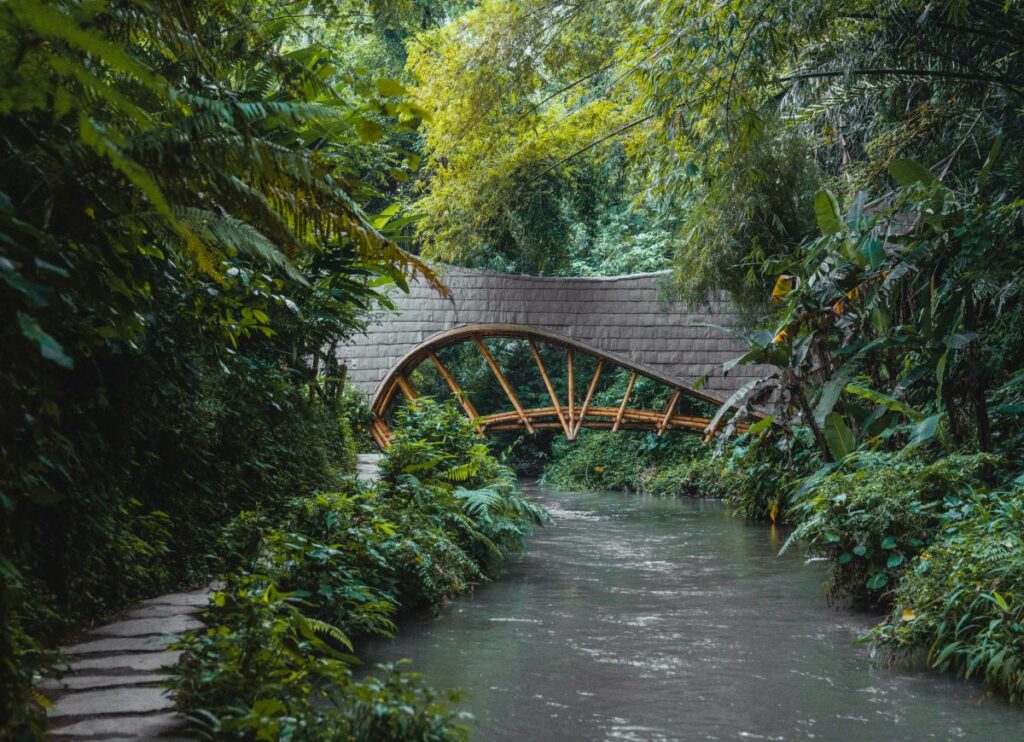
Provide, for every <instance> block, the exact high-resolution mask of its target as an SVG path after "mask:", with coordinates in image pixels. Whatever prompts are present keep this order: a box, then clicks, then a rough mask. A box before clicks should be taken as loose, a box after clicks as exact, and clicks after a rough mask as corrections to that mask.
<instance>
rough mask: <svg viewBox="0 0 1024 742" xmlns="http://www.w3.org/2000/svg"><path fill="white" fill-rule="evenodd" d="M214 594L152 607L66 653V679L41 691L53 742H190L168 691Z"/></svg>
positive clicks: (179, 596)
mask: <svg viewBox="0 0 1024 742" xmlns="http://www.w3.org/2000/svg"><path fill="white" fill-rule="evenodd" d="M212 591H213V588H212V587H210V588H204V589H202V590H194V591H192V592H188V593H174V594H171V595H162V596H160V597H159V598H151V599H150V600H147V601H144V602H143V603H142V604H141V605H139V607H137V608H135V609H134V610H131V611H129V612H128V613H127V614H125V616H124V617H123V618H122V620H120V621H117V622H115V623H112V624H107V625H106V626H100V627H99V628H96V629H93V630H92V631H90V632H89V633H88V634H86V635H85V636H84V637H83V638H82V641H81V642H79V643H78V644H73V645H71V646H68V647H63V648H62V649H61V651H62V652H63V654H64V655H65V656H66V657H67V658H68V663H67V667H66V668H64V669H65V672H64V674H63V676H62V677H60V678H56V677H54V678H47V679H46V680H43V681H42V682H41V683H40V684H39V689H40V690H41V691H42V692H43V693H44V694H45V695H46V696H47V697H49V698H50V700H51V701H53V707H52V708H51V709H50V710H49V712H48V713H49V717H50V735H51V736H52V737H53V738H54V739H57V740H66V739H75V740H79V739H80V740H100V739H102V740H127V739H153V738H158V739H164V740H166V739H168V738H174V739H188V738H189V737H188V735H186V734H185V732H184V728H185V717H184V716H182V715H181V714H179V713H178V712H177V711H176V710H175V708H174V699H173V698H171V696H170V691H168V690H167V689H166V688H165V687H164V686H163V685H162V684H163V683H164V682H165V681H166V680H167V679H168V677H169V676H168V672H169V669H170V667H172V666H173V665H174V664H175V663H176V662H177V661H178V658H179V657H180V656H181V652H180V651H178V650H170V649H168V646H169V645H170V644H172V643H173V642H174V641H175V640H176V639H177V638H178V636H179V635H180V634H181V633H182V632H184V631H187V630H189V629H194V628H198V627H200V626H202V623H201V622H200V621H199V619H198V618H197V615H196V614H198V613H199V611H200V610H201V609H202V608H203V606H205V605H206V603H207V602H208V601H209V599H210V594H211V592H212Z"/></svg>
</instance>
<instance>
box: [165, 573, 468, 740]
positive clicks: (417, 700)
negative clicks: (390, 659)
mask: <svg viewBox="0 0 1024 742" xmlns="http://www.w3.org/2000/svg"><path fill="white" fill-rule="evenodd" d="M304 606H305V600H304V599H303V598H302V597H300V596H298V595H296V594H294V593H284V592H281V591H280V590H278V588H277V587H276V586H275V585H274V583H273V582H272V581H268V580H267V579H266V578H264V577H255V576H241V577H238V578H236V579H233V580H232V581H231V582H230V583H229V585H228V586H227V588H226V589H225V590H224V591H222V592H219V593H216V594H215V595H214V598H213V605H212V606H211V607H210V608H209V609H208V610H207V611H206V613H205V616H204V619H205V621H206V623H207V628H206V629H205V630H203V631H201V632H193V633H192V634H190V635H189V636H188V637H187V638H186V639H185V640H184V641H183V643H182V645H181V646H182V647H183V648H184V649H186V650H187V651H188V654H187V655H186V656H187V660H186V661H185V662H184V663H183V665H182V666H181V667H180V668H179V671H178V675H177V678H176V692H177V700H178V703H179V705H180V707H181V708H182V709H184V710H185V711H187V712H188V713H190V714H191V718H192V721H193V723H194V726H195V727H196V730H197V731H199V732H201V733H203V734H204V736H209V737H215V738H218V739H254V738H255V739H275V740H276V739H352V740H378V739H392V740H457V739H464V738H465V737H466V732H465V729H464V728H462V727H461V726H459V725H458V724H457V723H456V722H457V721H458V719H459V716H458V715H457V714H456V713H455V712H453V711H452V710H451V709H450V707H449V706H448V703H449V702H453V701H455V700H457V697H456V696H454V695H452V694H449V695H447V696H443V697H442V696H439V695H438V694H437V693H436V692H435V691H433V690H432V689H430V688H428V687H426V686H424V685H423V684H422V683H421V682H420V679H419V677H418V676H416V675H411V674H406V673H399V672H397V671H395V670H394V668H390V667H385V668H382V669H383V671H384V677H383V678H371V679H369V680H367V681H363V682H356V681H355V680H354V679H353V677H352V673H351V670H350V666H351V664H352V663H353V662H354V661H355V658H354V657H353V656H352V655H351V654H350V651H351V643H350V642H349V640H348V638H347V637H346V636H345V635H344V633H342V632H341V631H340V630H339V629H337V628H336V627H334V626H331V625H330V624H327V623H325V622H322V621H319V620H317V619H314V618H310V617H308V616H306V615H305V613H304Z"/></svg>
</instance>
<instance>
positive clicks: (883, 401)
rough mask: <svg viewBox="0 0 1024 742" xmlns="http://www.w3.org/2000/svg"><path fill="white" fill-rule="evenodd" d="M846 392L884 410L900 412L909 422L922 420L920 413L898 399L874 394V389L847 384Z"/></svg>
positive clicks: (922, 416) (877, 393)
mask: <svg viewBox="0 0 1024 742" xmlns="http://www.w3.org/2000/svg"><path fill="white" fill-rule="evenodd" d="M846 391H847V392H849V393H850V394H855V395H856V396H858V397H863V398H864V399H867V400H870V401H871V402H874V403H875V404H880V405H882V406H883V407H885V408H886V409H889V410H892V411H893V412H900V413H902V414H904V415H906V416H907V417H908V418H909V419H910V420H911V422H920V421H921V420H922V419H923V418H924V415H923V414H922V413H920V412H918V411H917V410H915V409H914V408H913V407H911V406H910V405H907V404H905V403H903V402H901V401H900V400H898V399H894V398H893V397H890V396H889V395H888V394H882V393H881V392H876V391H875V390H874V389H871V388H869V387H866V386H861V385H860V384H847V385H846Z"/></svg>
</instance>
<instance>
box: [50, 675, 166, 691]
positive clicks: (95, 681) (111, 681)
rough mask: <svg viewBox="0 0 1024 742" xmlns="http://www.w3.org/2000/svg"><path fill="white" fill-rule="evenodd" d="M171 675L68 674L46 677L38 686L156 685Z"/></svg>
mask: <svg viewBox="0 0 1024 742" xmlns="http://www.w3.org/2000/svg"><path fill="white" fill-rule="evenodd" d="M169 677H170V676H169V675H160V674H157V673H135V674H133V675H67V676H65V677H63V678H60V679H58V678H46V680H43V681H42V682H41V683H39V685H38V686H37V687H39V688H43V689H44V690H92V689H95V688H116V687H118V686H124V685H156V684H157V683H161V682H163V681H164V680H167V679H168V678H169Z"/></svg>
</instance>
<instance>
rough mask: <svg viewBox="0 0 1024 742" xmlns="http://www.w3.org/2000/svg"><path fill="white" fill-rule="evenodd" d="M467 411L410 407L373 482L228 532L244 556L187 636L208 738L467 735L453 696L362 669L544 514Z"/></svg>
mask: <svg viewBox="0 0 1024 742" xmlns="http://www.w3.org/2000/svg"><path fill="white" fill-rule="evenodd" d="M545 518H546V514H545V513H544V511H543V509H541V508H539V507H538V506H536V505H534V504H533V503H532V502H530V501H529V500H527V499H526V498H524V497H523V496H522V495H521V494H520V492H519V491H518V489H517V487H516V482H515V479H514V477H513V476H512V473H511V471H510V470H509V469H508V468H507V467H504V466H502V465H501V464H500V463H499V462H498V461H497V460H496V459H495V458H494V457H493V456H491V454H490V453H489V451H488V448H487V445H486V444H485V443H482V442H481V441H480V440H479V438H478V437H477V436H476V433H475V431H474V430H473V428H472V427H471V425H470V424H469V423H468V422H467V421H466V419H465V416H464V415H463V414H462V412H461V410H458V409H456V408H455V407H454V406H452V405H438V404H436V403H434V402H432V401H430V400H422V401H421V402H418V403H417V404H415V405H410V406H408V407H406V408H403V409H402V410H400V411H399V412H398V419H397V422H396V425H395V427H394V435H393V437H392V442H391V446H390V447H389V449H388V450H387V452H386V453H385V454H384V456H383V457H382V458H381V459H380V468H379V477H377V479H376V480H375V481H373V482H366V481H360V480H359V479H358V478H356V477H352V478H350V479H349V480H347V481H346V483H345V485H344V487H343V488H342V489H341V490H339V491H336V492H321V493H317V494H314V495H310V496H306V497H298V498H293V499H289V500H287V501H285V502H283V503H279V504H278V506H277V507H276V508H275V510H274V511H273V512H272V513H270V512H265V511H251V512H246V513H243V514H241V515H240V516H239V517H238V518H237V519H236V520H235V521H234V522H233V523H232V524H230V525H229V526H228V528H227V529H226V530H225V532H224V535H223V536H222V540H221V541H222V543H221V545H222V547H223V549H224V550H225V552H226V556H225V558H226V560H227V563H228V564H229V565H230V566H231V568H230V570H229V572H228V574H227V575H226V576H225V582H226V585H225V588H224V590H223V591H221V592H219V593H218V594H216V595H215V596H214V601H213V604H212V605H211V606H210V607H209V609H208V610H207V611H206V612H205V613H204V614H203V618H204V621H205V622H206V623H207V625H208V627H209V629H208V630H204V631H201V632H195V633H193V634H190V635H189V636H187V637H186V639H185V641H184V643H183V645H182V646H183V648H184V649H185V650H186V655H185V659H184V661H183V662H182V664H181V665H180V666H179V668H178V672H177V674H176V677H175V680H174V688H175V690H176V692H177V696H178V702H179V705H180V706H181V708H182V709H183V710H184V711H186V712H187V713H188V714H189V715H190V717H191V718H192V719H193V720H194V724H195V727H196V730H197V731H199V732H201V733H204V734H206V735H209V736H214V737H223V736H233V735H242V736H258V737H260V738H273V739H277V738H282V737H286V738H291V737H300V738H313V739H338V738H345V739H348V738H356V739H393V740H405V739H409V740H412V739H416V740H448V739H461V738H462V737H463V735H464V729H463V727H462V724H461V718H460V715H459V714H458V712H457V711H456V710H455V709H454V707H453V705H452V702H453V701H454V699H455V696H453V695H451V694H447V693H438V692H436V691H434V690H433V689H432V688H430V687H429V686H428V685H426V684H424V683H423V682H422V680H421V679H420V678H419V677H418V676H416V675H413V674H409V673H407V672H402V671H401V669H399V668H389V669H388V670H387V671H386V672H385V673H384V674H383V676H382V677H372V678H366V679H356V678H355V677H353V674H352V667H353V665H354V664H356V663H357V662H358V659H357V655H358V654H359V653H360V647H361V645H362V643H363V642H365V641H366V640H367V639H368V638H369V637H374V636H377V637H379V636H392V635H393V634H394V632H395V631H396V623H395V622H396V620H397V619H398V618H399V617H400V616H402V615H409V614H415V613H419V612H423V611H437V610H438V609H439V608H440V606H442V605H443V604H444V603H446V602H447V601H449V600H450V599H451V598H452V597H453V596H456V595H459V594H462V593H465V592H467V591H469V590H471V589H472V588H473V587H474V586H475V585H478V584H480V583H482V582H485V581H487V580H488V579H489V578H490V577H491V576H493V575H495V574H496V573H497V571H498V569H499V568H500V567H501V565H502V564H503V563H504V562H505V560H506V559H508V558H509V557H511V556H514V555H517V554H519V553H521V552H522V549H523V539H524V537H525V536H526V535H527V534H528V533H529V532H530V530H531V528H532V527H533V526H535V525H538V524H539V523H541V522H543V521H544V519H545Z"/></svg>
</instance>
